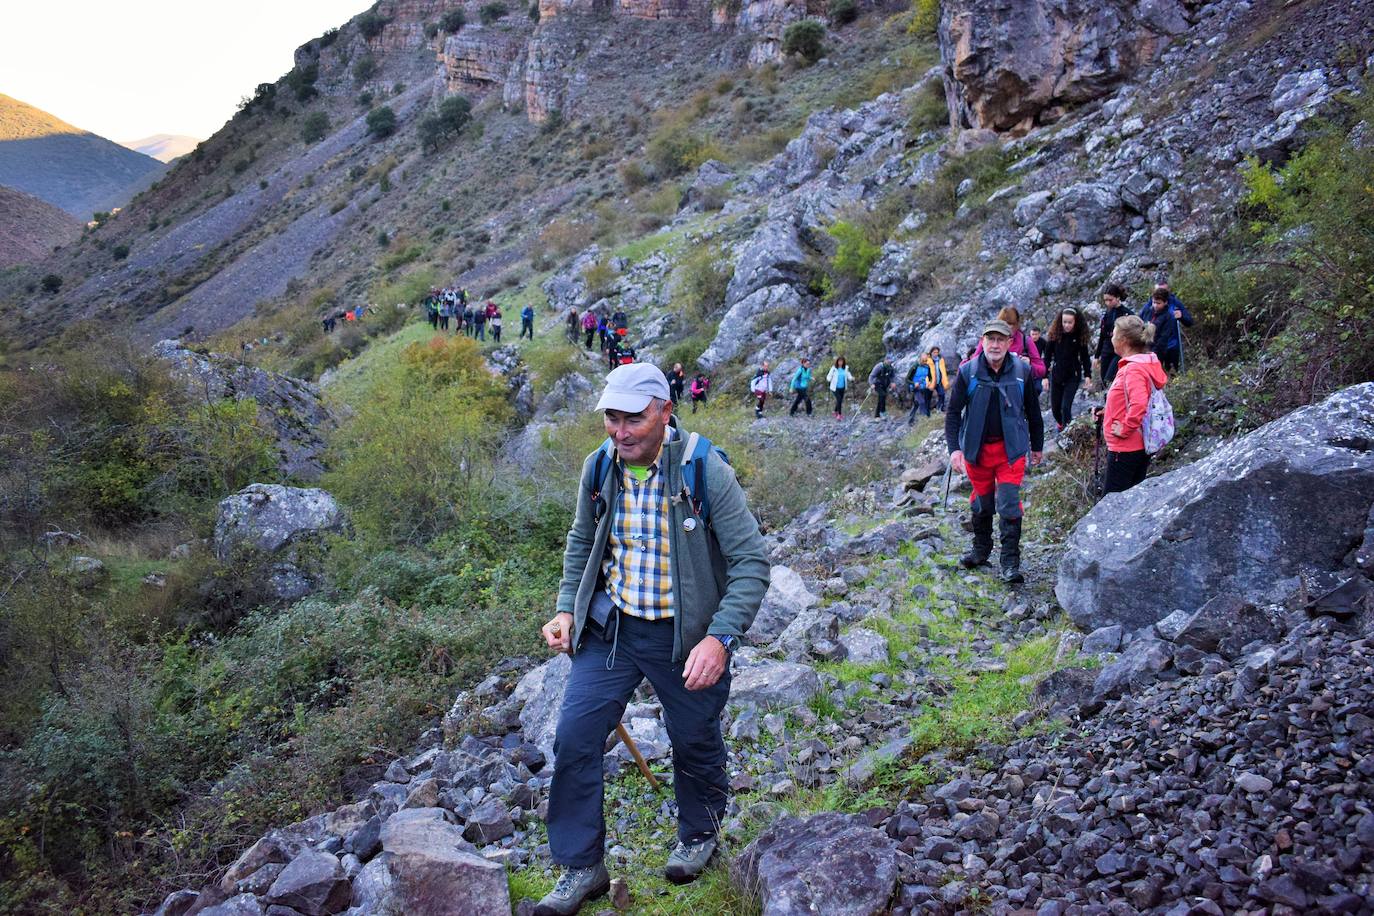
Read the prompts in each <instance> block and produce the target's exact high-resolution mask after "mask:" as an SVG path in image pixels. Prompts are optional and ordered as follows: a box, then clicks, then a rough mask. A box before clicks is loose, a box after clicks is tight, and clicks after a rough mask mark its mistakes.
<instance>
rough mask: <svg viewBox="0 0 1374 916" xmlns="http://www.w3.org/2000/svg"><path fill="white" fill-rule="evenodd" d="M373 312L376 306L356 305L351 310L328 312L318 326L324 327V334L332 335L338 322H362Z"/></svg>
mask: <svg viewBox="0 0 1374 916" xmlns="http://www.w3.org/2000/svg"><path fill="white" fill-rule="evenodd" d="M375 311H377V306H375V305H358V306H354V307H353V308H351V309H344V310H343V311H334V310H330V311H329V312H328V313H326V314H325V315H324V316H323V317H322V318H320V324H321V325H323V326H324V332H325V333H326V334H332V333H334V328H336V327H338V324H339V322H340V321H344V322H348V321H362V320H363V318H365V317H367V316H368V315H370V314H372V313H373V312H375Z"/></svg>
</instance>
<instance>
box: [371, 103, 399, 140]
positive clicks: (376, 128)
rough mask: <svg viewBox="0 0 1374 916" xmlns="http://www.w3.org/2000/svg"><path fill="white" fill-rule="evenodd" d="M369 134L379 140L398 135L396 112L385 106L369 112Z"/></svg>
mask: <svg viewBox="0 0 1374 916" xmlns="http://www.w3.org/2000/svg"><path fill="white" fill-rule="evenodd" d="M367 132H368V133H369V134H371V135H372V136H373V137H376V138H377V139H378V140H381V139H383V138H385V137H389V136H391V135H392V134H394V133H396V112H394V111H392V110H391V109H390V108H388V107H387V106H385V105H383V106H382V107H381V108H374V109H372V110H371V111H369V112H368V113H367Z"/></svg>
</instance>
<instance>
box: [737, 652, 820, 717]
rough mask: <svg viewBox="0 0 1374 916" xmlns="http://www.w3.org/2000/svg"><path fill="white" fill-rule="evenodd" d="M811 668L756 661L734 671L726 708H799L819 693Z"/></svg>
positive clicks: (814, 674)
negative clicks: (728, 704) (729, 706)
mask: <svg viewBox="0 0 1374 916" xmlns="http://www.w3.org/2000/svg"><path fill="white" fill-rule="evenodd" d="M820 689H821V682H820V678H819V677H818V676H817V675H816V672H815V669H813V668H811V667H810V666H809V665H802V664H799V663H796V662H760V663H759V664H756V665H751V666H749V667H745V668H741V669H739V670H738V671H736V672H735V674H734V676H733V678H732V680H731V683H730V705H732V706H759V707H763V708H774V707H777V708H788V707H792V706H800V705H801V704H803V703H805V702H806V701H807V700H809V699H811V698H812V697H813V696H815V695H816V694H817V693H819V692H820Z"/></svg>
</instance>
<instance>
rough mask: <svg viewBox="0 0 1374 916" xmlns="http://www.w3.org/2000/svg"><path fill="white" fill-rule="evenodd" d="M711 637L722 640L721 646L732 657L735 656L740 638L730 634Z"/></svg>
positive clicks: (713, 634) (715, 634) (714, 634)
mask: <svg viewBox="0 0 1374 916" xmlns="http://www.w3.org/2000/svg"><path fill="white" fill-rule="evenodd" d="M711 635H712V636H714V637H715V638H716V639H718V640H720V644H721V645H722V646H724V647H725V651H726V652H729V653H730V654H731V655H734V654H735V647H736V646H738V645H739V637H736V636H731V635H729V634H726V635H725V636H721V635H719V634H717V633H712V634H711Z"/></svg>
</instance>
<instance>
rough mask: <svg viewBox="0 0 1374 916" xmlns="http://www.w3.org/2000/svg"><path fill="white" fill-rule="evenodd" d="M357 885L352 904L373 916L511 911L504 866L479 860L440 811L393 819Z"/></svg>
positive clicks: (503, 915)
mask: <svg viewBox="0 0 1374 916" xmlns="http://www.w3.org/2000/svg"><path fill="white" fill-rule="evenodd" d="M377 862H381V863H383V864H382V865H376V864H375V863H377ZM383 869H385V872H384V873H383ZM364 875H366V876H367V878H366V880H364V877H363V876H364ZM359 883H361V884H362V885H363V887H362V888H359V887H355V888H354V904H355V905H357V904H358V903H359V902H360V901H359V897H363V898H364V899H366V901H367V902H368V903H370V904H371V905H372V906H373V908H374V910H373V911H375V912H382V913H392V912H394V913H417V914H418V913H424V914H426V916H487V914H492V916H495V914H498V913H499V914H501V916H506V914H509V913H510V911H511V906H510V889H509V887H508V886H507V884H506V868H505V866H504V865H501V864H499V863H496V862H490V861H488V860H486V859H484V858H482V856H480V855H479V854H478V853H477V850H476V849H475V848H474V847H473V846H472V844H470V843H469V842H468V841H467V840H465V839H464V838H463V828H461V827H459V826H458V825H456V824H453V823H450V822H449V820H448V815H447V812H446V811H444V809H442V808H412V809H410V810H407V811H400V812H398V813H396V814H394V815H392V816H391V818H390V819H388V820H387V822H386V824H384V825H383V827H382V852H381V855H379V856H378V857H377V858H376V859H374V860H373V862H372V863H369V864H368V866H367V868H364V869H363V873H362V874H360V875H359ZM360 890H361V891H363V893H362V894H360V893H359V891H360Z"/></svg>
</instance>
